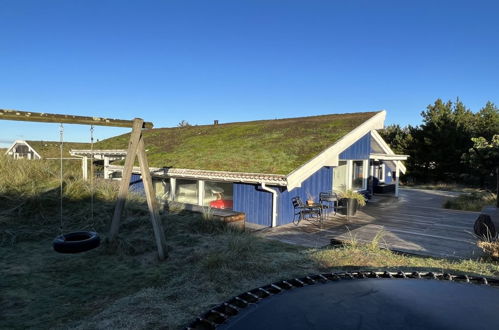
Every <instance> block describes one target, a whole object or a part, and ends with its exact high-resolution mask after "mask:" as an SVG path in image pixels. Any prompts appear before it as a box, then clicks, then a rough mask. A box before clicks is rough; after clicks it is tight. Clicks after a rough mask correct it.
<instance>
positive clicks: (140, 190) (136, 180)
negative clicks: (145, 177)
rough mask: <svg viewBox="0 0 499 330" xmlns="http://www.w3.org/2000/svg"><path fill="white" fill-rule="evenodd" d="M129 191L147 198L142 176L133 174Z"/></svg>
mask: <svg viewBox="0 0 499 330" xmlns="http://www.w3.org/2000/svg"><path fill="white" fill-rule="evenodd" d="M129 191H131V192H134V193H136V194H142V195H144V196H145V191H144V183H143V182H142V179H141V178H140V174H133V173H132V178H131V180H130V188H129Z"/></svg>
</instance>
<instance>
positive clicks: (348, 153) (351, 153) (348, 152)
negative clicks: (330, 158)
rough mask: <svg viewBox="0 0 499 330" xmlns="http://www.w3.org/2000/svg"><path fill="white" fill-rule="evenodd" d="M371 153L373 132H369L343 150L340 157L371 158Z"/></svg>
mask: <svg viewBox="0 0 499 330" xmlns="http://www.w3.org/2000/svg"><path fill="white" fill-rule="evenodd" d="M370 153H371V133H367V134H366V135H364V136H363V137H361V138H360V139H359V140H357V142H355V143H354V144H352V145H351V146H350V147H348V148H347V149H345V151H343V152H342V153H341V154H340V156H339V158H340V159H369V154H370Z"/></svg>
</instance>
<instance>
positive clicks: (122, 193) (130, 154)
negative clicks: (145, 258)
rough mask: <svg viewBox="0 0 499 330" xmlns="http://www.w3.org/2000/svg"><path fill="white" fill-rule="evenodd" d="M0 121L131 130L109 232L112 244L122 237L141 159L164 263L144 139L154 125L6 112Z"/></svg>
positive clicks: (163, 242)
mask: <svg viewBox="0 0 499 330" xmlns="http://www.w3.org/2000/svg"><path fill="white" fill-rule="evenodd" d="M0 119H1V120H14V121H31V122H42V123H60V124H80V125H94V126H113V127H131V128H132V133H131V135H130V141H129V142H128V151H127V155H126V159H125V166H124V168H123V175H122V178H121V183H120V189H119V192H118V199H117V201H116V206H115V209H114V215H113V219H112V222H111V227H110V230H109V240H110V241H111V242H112V241H114V240H115V239H116V237H117V235H118V232H119V227H120V220H121V215H122V213H123V208H124V206H125V203H126V198H127V195H128V190H129V185H130V180H131V177H132V170H133V164H134V162H135V157H137V158H138V160H139V165H140V171H141V174H142V180H143V183H144V191H145V195H146V199H147V206H148V208H149V213H150V218H151V222H152V226H153V230H154V237H155V240H156V246H157V249H158V256H159V259H160V260H164V259H165V258H166V257H167V251H166V239H165V234H164V231H163V226H162V225H161V221H160V217H159V210H158V205H157V201H156V198H155V194H154V188H153V185H152V178H151V173H150V171H149V164H148V161H147V155H146V151H145V146H144V138H143V135H142V131H143V129H150V128H152V127H153V124H152V123H151V122H144V120H143V119H141V118H135V119H133V120H121V119H109V118H99V117H85V116H73V115H60V114H50V113H37V112H26V111H18V110H4V109H0Z"/></svg>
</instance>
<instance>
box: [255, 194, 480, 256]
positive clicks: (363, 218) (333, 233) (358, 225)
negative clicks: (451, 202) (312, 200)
mask: <svg viewBox="0 0 499 330" xmlns="http://www.w3.org/2000/svg"><path fill="white" fill-rule="evenodd" d="M452 196H455V193H452V192H442V191H431V190H416V189H401V190H400V197H399V198H396V197H394V196H390V195H388V196H385V195H381V196H380V195H376V196H374V197H373V199H372V200H371V201H370V202H369V203H368V205H366V206H365V207H364V208H362V210H361V211H358V212H357V214H356V215H355V216H353V217H349V219H347V218H346V216H343V215H335V216H333V215H330V216H328V217H327V219H325V220H324V221H323V224H322V227H321V226H320V222H319V221H317V220H311V221H302V222H301V223H300V224H299V225H298V226H296V225H294V224H288V225H284V226H280V227H276V228H265V229H261V230H259V232H260V233H261V235H263V236H265V237H268V238H271V239H277V240H279V241H283V242H287V243H291V244H297V245H303V246H308V247H323V246H326V245H329V244H330V243H331V241H333V242H337V243H342V242H349V241H352V240H355V241H357V242H362V243H369V242H372V241H373V239H378V240H379V245H380V246H381V247H382V248H387V249H390V250H394V251H399V252H404V253H409V254H416V255H422V256H431V257H437V258H459V259H476V258H479V257H480V256H482V251H481V250H480V249H479V248H478V247H477V246H476V238H475V237H474V235H473V223H474V221H475V220H476V218H477V217H478V214H479V213H477V212H467V211H456V210H449V209H444V208H442V206H441V205H442V204H443V203H444V201H445V199H446V198H447V197H452Z"/></svg>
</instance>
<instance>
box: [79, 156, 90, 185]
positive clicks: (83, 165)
mask: <svg viewBox="0 0 499 330" xmlns="http://www.w3.org/2000/svg"><path fill="white" fill-rule="evenodd" d="M87 159H88V158H87V156H83V157H82V159H81V171H82V172H83V180H85V181H87V179H88V163H87Z"/></svg>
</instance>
